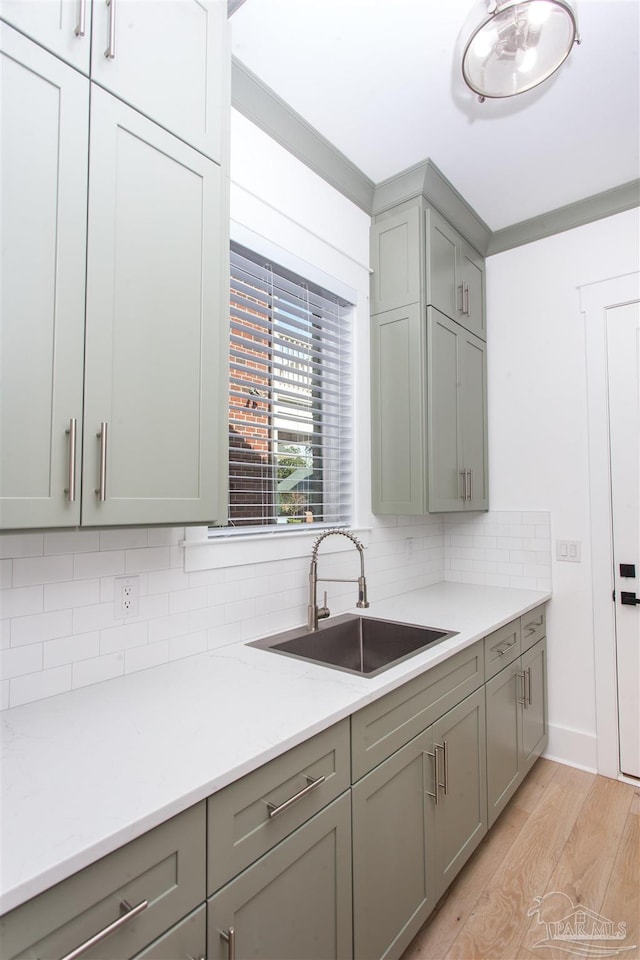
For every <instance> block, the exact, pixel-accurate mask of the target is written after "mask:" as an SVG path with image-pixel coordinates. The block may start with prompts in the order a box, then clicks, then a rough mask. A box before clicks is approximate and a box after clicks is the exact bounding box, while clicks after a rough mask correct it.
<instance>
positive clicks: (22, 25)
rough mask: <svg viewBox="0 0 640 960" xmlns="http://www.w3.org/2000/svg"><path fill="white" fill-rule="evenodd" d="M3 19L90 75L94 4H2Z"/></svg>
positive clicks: (12, 0)
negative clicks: (92, 7) (92, 6)
mask: <svg viewBox="0 0 640 960" xmlns="http://www.w3.org/2000/svg"><path fill="white" fill-rule="evenodd" d="M0 17H2V18H3V19H4V20H6V21H7V23H11V24H12V25H13V26H14V27H17V29H18V30H21V31H22V32H23V33H26V34H27V36H29V37H32V38H33V39H34V40H36V41H37V42H38V43H40V44H42V46H43V47H46V48H47V50H51V52H52V53H55V54H56V55H57V56H58V57H61V58H62V59H63V60H66V61H67V63H71V64H72V65H73V66H74V67H77V69H78V70H82V72H83V73H87V74H88V73H89V56H90V53H91V42H90V31H91V0H27V2H25V0H0Z"/></svg>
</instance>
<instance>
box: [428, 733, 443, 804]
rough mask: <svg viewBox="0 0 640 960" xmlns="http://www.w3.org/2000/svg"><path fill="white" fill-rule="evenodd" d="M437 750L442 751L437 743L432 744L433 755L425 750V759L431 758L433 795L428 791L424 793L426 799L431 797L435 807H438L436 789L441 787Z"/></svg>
mask: <svg viewBox="0 0 640 960" xmlns="http://www.w3.org/2000/svg"><path fill="white" fill-rule="evenodd" d="M438 750H442V747H441V746H440V744H439V743H434V745H433V753H429V751H428V750H425V756H426V757H433V793H431V791H430V790H427V791H426V794H427V796H428V797H432V798H433V800H434V801H435V805H436V807H437V806H438V803H439V799H438V787H441V786H442V784H441V783H440V764H439V763H438Z"/></svg>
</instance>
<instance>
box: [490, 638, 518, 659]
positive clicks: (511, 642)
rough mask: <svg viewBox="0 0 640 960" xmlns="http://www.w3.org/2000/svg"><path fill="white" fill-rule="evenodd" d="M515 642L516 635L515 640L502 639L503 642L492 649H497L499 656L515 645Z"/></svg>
mask: <svg viewBox="0 0 640 960" xmlns="http://www.w3.org/2000/svg"><path fill="white" fill-rule="evenodd" d="M515 642H516V638H515V637H514V638H513V640H502V641H501V643H497V644H496V645H495V647H491V649H492V650H493V651H495V652H496V653H497V654H498V656H499V657H501V656H502V655H503V654H505V653H506V652H507V650H509V648H510V647H512V646H513V645H514V643H515Z"/></svg>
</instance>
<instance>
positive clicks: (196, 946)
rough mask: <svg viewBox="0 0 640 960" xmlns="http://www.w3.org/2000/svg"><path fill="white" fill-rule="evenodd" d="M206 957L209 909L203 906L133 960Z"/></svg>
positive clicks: (200, 958) (178, 959)
mask: <svg viewBox="0 0 640 960" xmlns="http://www.w3.org/2000/svg"><path fill="white" fill-rule="evenodd" d="M206 955H207V908H206V906H205V905H204V904H202V906H200V907H198V909H197V910H194V911H193V913H190V914H189V916H188V917H185V918H184V920H181V921H180V923H177V924H176V925H175V927H172V928H171V930H169V931H167V933H165V934H164V935H163V936H162V937H158V939H157V940H154V941H153V943H151V944H149V946H148V947H145V949H144V950H143V951H142V953H137V954H136V955H135V957H134V958H133V960H205V958H206Z"/></svg>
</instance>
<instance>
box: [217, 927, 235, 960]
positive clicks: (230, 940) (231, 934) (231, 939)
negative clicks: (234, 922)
mask: <svg viewBox="0 0 640 960" xmlns="http://www.w3.org/2000/svg"><path fill="white" fill-rule="evenodd" d="M218 933H219V934H220V936H221V937H222V939H223V940H224V941H225V942H226V943H227V944H228V946H229V953H228V957H229V960H236V931H235V927H229V929H228V930H227V931H226V933H225V931H224V930H219V931H218Z"/></svg>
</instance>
